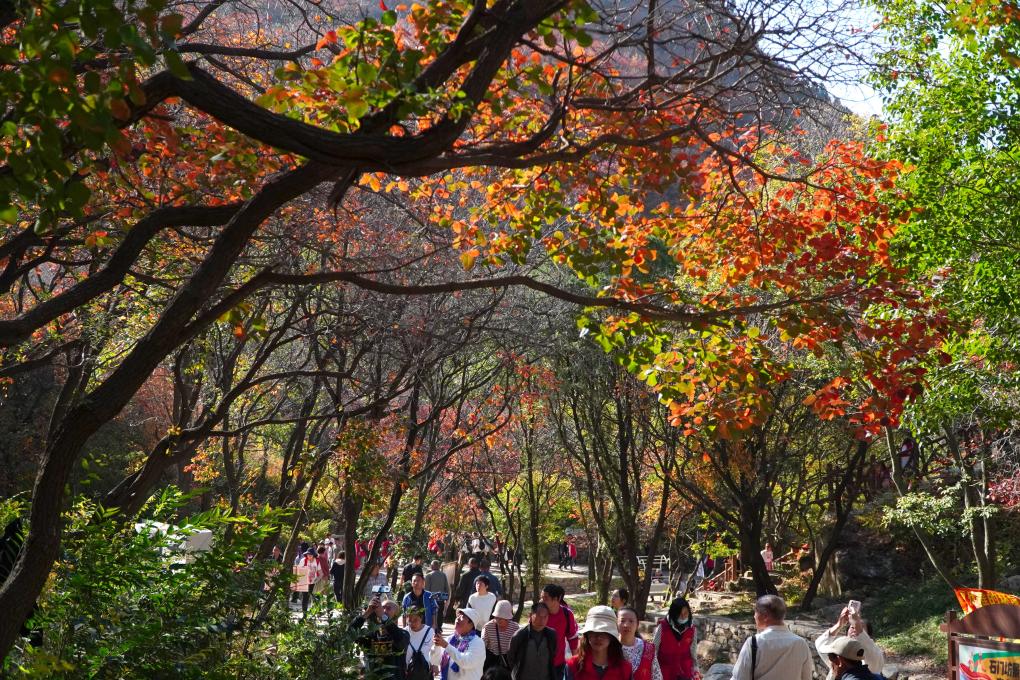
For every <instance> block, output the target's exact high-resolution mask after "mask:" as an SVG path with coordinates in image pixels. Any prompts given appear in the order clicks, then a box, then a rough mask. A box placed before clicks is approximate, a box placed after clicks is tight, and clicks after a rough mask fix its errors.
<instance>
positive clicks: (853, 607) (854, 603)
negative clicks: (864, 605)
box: [846, 600, 861, 616]
mask: <svg viewBox="0 0 1020 680" xmlns="http://www.w3.org/2000/svg"><path fill="white" fill-rule="evenodd" d="M846 608H847V609H849V610H850V613H851V614H855V615H857V616H860V615H861V601H860V600H850V602H849V603H848V604H847V605H846Z"/></svg>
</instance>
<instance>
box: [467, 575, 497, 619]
mask: <svg viewBox="0 0 1020 680" xmlns="http://www.w3.org/2000/svg"><path fill="white" fill-rule="evenodd" d="M495 606H496V596H495V595H493V594H492V593H490V592H489V577H488V576H486V575H484V574H479V575H478V576H476V577H475V594H474V595H472V596H471V597H469V598H468V607H470V608H471V609H474V610H475V611H476V612H478V615H479V616H481V617H482V621H483V622H485V621H488V620H489V616H491V615H492V610H493V608H494V607H495Z"/></svg>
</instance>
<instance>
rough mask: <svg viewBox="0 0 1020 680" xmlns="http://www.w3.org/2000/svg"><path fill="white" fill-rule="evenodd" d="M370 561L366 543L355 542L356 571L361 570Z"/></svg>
mask: <svg viewBox="0 0 1020 680" xmlns="http://www.w3.org/2000/svg"><path fill="white" fill-rule="evenodd" d="M366 559H368V550H366V549H365V542H364V541H355V542H354V569H355V570H358V569H361V565H362V564H364V563H365V560H366Z"/></svg>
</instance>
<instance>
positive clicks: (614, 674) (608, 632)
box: [564, 605, 632, 680]
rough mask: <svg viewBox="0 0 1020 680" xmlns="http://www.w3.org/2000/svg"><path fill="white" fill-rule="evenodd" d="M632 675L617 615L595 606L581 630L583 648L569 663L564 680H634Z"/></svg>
mask: <svg viewBox="0 0 1020 680" xmlns="http://www.w3.org/2000/svg"><path fill="white" fill-rule="evenodd" d="M631 672H632V671H631V667H630V664H629V663H628V662H627V660H626V659H625V658H624V656H623V647H622V646H621V644H620V629H619V627H618V626H617V624H616V612H615V611H613V609H612V607H606V606H603V605H598V606H596V607H592V608H591V609H589V610H588V616H587V618H586V619H585V621H584V628H582V629H581V647H580V649H579V650H578V652H577V656H574V657H571V658H570V660H569V661H567V671H566V674H565V677H564V680H630V676H631Z"/></svg>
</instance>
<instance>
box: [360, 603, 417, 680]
mask: <svg viewBox="0 0 1020 680" xmlns="http://www.w3.org/2000/svg"><path fill="white" fill-rule="evenodd" d="M397 613H398V610H397V604H396V603H395V602H391V601H386V602H382V601H381V600H380V598H379V597H378V596H376V597H373V598H372V599H371V600H369V603H368V606H367V607H366V608H365V611H364V613H363V614H361V615H360V616H356V617H354V620H352V621H351V625H350V630H351V631H352V632H354V633H355V636H356V637H355V639H356V641H357V643H358V645H359V646H361V647H362V649H364V651H365V663H366V666H367V668H368V671H369V673H373V674H374V677H377V678H380V680H401V679H402V678H403V677H404V668H405V665H406V658H407V657H406V654H405V652H406V650H407V644H408V639H409V638H408V634H407V631H405V630H404V629H402V628H400V627H399V626H398V625H397Z"/></svg>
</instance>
